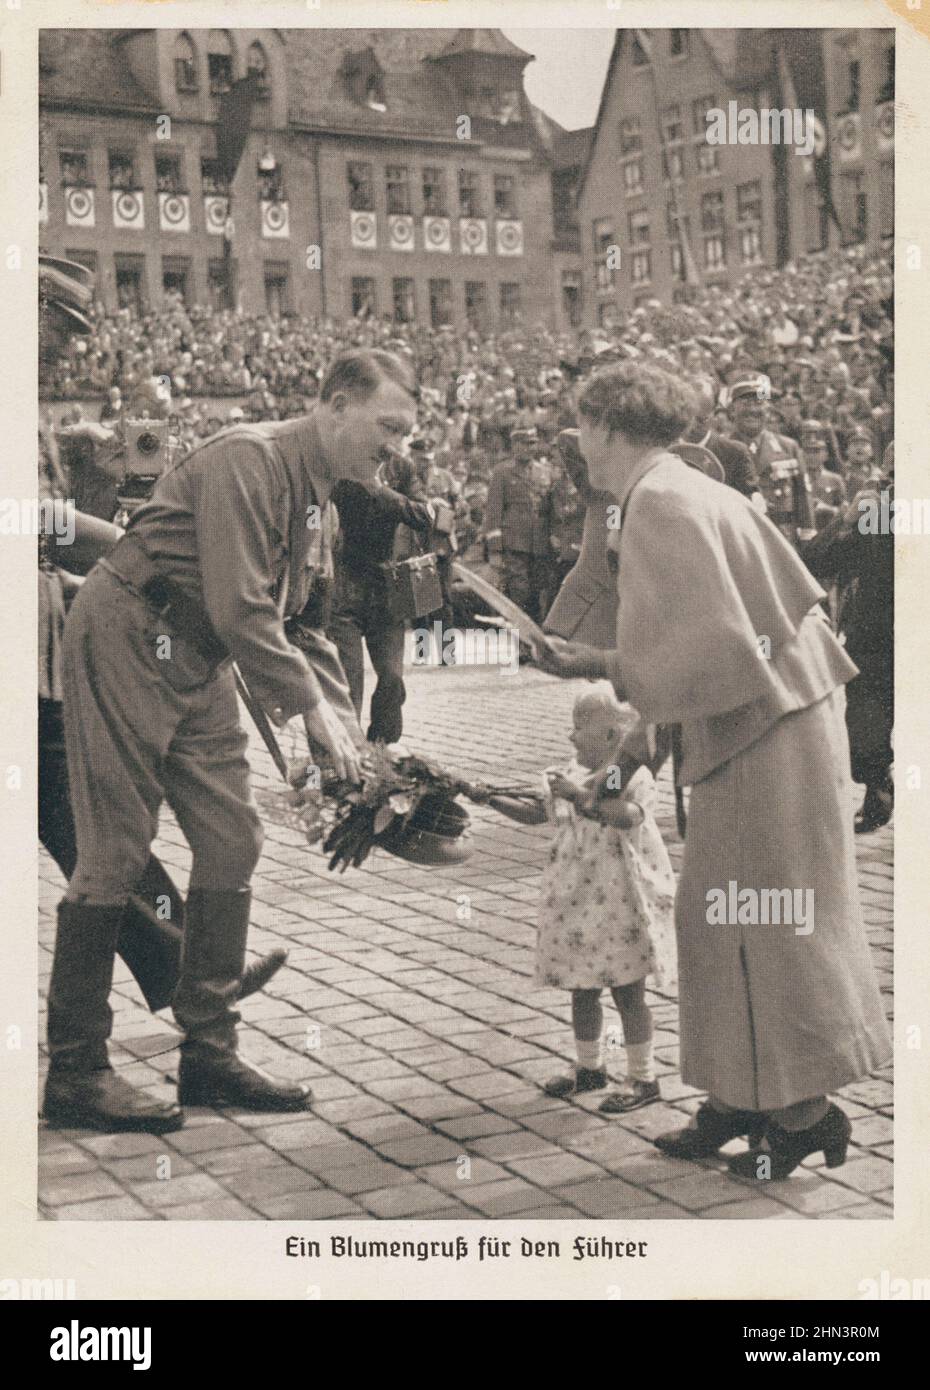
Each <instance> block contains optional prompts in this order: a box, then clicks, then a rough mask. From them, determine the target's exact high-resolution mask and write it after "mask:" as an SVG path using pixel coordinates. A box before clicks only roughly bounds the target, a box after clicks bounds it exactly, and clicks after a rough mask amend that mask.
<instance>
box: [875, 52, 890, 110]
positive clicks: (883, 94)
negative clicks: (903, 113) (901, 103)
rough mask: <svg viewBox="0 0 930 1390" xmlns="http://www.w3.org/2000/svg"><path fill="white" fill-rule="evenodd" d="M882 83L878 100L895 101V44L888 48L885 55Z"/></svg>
mask: <svg viewBox="0 0 930 1390" xmlns="http://www.w3.org/2000/svg"><path fill="white" fill-rule="evenodd" d="M883 65H884V72H883V76H882V85H881V88H880V90H879V93H878V96H877V97H876V98H875V99H876V101H894V44H891V46H890V47H888V48H886V49H885V51H884V57H883Z"/></svg>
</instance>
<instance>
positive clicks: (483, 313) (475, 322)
mask: <svg viewBox="0 0 930 1390" xmlns="http://www.w3.org/2000/svg"><path fill="white" fill-rule="evenodd" d="M465 321H466V323H467V324H468V326H469V328H476V329H478V331H479V332H483V331H484V330H485V329H486V328H487V325H488V287H487V285H486V284H485V283H484V281H483V280H466V281H465Z"/></svg>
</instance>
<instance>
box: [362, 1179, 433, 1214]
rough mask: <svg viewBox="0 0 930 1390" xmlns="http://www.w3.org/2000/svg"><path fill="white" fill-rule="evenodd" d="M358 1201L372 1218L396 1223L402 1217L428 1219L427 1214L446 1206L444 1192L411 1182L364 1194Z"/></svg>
mask: <svg viewBox="0 0 930 1390" xmlns="http://www.w3.org/2000/svg"><path fill="white" fill-rule="evenodd" d="M359 1201H360V1202H361V1203H362V1205H363V1206H364V1207H365V1209H366V1210H367V1211H370V1212H371V1214H372V1215H373V1216H380V1217H383V1218H385V1219H386V1220H390V1221H396V1220H398V1219H399V1218H400V1217H404V1216H422V1217H424V1218H425V1217H428V1214H429V1212H431V1211H437V1210H440V1209H441V1208H443V1207H445V1206H447V1205H448V1202H449V1196H448V1193H446V1192H437V1190H436V1188H434V1187H429V1186H428V1185H427V1184H426V1183H425V1182H413V1183H408V1184H406V1185H404V1186H398V1187H384V1188H381V1190H380V1191H378V1192H366V1193H365V1194H364V1195H363V1196H361V1197H360V1198H359Z"/></svg>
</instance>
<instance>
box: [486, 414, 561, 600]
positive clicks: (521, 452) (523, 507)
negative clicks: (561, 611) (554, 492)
mask: <svg viewBox="0 0 930 1390" xmlns="http://www.w3.org/2000/svg"><path fill="white" fill-rule="evenodd" d="M510 444H511V449H512V452H513V457H512V459H509V460H507V461H505V462H504V463H499V464H498V465H497V467H496V468H495V470H494V472H493V473H492V474H491V482H490V486H489V487H488V506H487V512H486V516H485V523H486V526H487V531H486V536H487V541H488V558H489V560H490V562H491V564H492V565H494V567H495V569H497V570H498V571H499V573H500V576H501V580H502V584H501V587H502V589H503V591H504V593H505V594H506V595H507V597H508V598H509V599H512V600H513V602H514V603H516V604H518V605H519V606H520V607H521V608H522V609H523V611H524V612H525V613H528V614H529V616H530V617H531V618H534V619H538V618H540V617H541V613H542V604H543V601H544V599H545V593H546V588H547V579H548V576H547V569H548V565H549V555H550V545H549V535H548V524H547V523H548V505H547V495H548V491H549V477H548V470H547V469H545V468H543V467H542V465H541V464H539V463H537V462H536V450H537V446H538V437H537V433H536V429H535V427H533V428H530V429H515V430H513V431H512V432H511V436H510Z"/></svg>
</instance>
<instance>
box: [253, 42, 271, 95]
mask: <svg viewBox="0 0 930 1390" xmlns="http://www.w3.org/2000/svg"><path fill="white" fill-rule="evenodd" d="M247 66H248V70H249V72H254V73H255V75H256V79H257V87H256V95H257V96H258V97H267V96H268V95H269V93H270V91H271V85H270V82H269V79H268V55H267V54H266V53H265V50H264V48H262V46H261V44H260V43H258V41H256V42H255V43H253V44H250V45H249V54H248V61H247Z"/></svg>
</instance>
